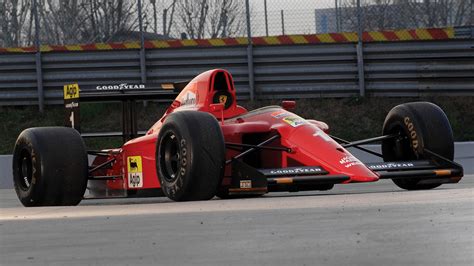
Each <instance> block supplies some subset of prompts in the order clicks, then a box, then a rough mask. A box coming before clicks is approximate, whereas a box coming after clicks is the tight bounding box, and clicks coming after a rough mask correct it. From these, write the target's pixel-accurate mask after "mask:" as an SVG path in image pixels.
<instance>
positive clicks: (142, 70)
mask: <svg viewBox="0 0 474 266" xmlns="http://www.w3.org/2000/svg"><path fill="white" fill-rule="evenodd" d="M138 26H139V28H140V78H141V82H142V83H143V84H145V83H146V56H145V36H144V35H143V18H142V1H141V0H138Z"/></svg>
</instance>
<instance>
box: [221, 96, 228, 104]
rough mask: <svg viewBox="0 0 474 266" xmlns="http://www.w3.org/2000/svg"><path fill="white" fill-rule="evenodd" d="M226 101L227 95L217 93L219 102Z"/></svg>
mask: <svg viewBox="0 0 474 266" xmlns="http://www.w3.org/2000/svg"><path fill="white" fill-rule="evenodd" d="M226 102H227V95H219V103H222V104H225V103H226Z"/></svg>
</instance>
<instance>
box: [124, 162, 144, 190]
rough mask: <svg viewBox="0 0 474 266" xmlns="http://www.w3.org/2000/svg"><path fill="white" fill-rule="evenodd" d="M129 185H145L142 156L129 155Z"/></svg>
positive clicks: (134, 186)
mask: <svg viewBox="0 0 474 266" xmlns="http://www.w3.org/2000/svg"><path fill="white" fill-rule="evenodd" d="M127 170H128V187H129V188H140V187H143V167H142V157H141V156H129V157H127Z"/></svg>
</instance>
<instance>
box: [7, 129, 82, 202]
mask: <svg viewBox="0 0 474 266" xmlns="http://www.w3.org/2000/svg"><path fill="white" fill-rule="evenodd" d="M87 176H88V160H87V153H86V148H85V145H84V142H83V140H82V138H81V136H80V135H79V133H78V132H77V131H76V130H75V129H72V128H66V127H42V128H28V129H26V130H24V131H23V132H21V133H20V135H19V136H18V139H17V141H16V143H15V148H14V151H13V183H14V187H15V191H16V193H17V195H18V198H19V199H20V201H21V203H22V204H23V205H24V206H26V207H32V206H70V205H77V204H79V202H80V201H81V200H82V198H83V196H84V193H85V190H86V186H87Z"/></svg>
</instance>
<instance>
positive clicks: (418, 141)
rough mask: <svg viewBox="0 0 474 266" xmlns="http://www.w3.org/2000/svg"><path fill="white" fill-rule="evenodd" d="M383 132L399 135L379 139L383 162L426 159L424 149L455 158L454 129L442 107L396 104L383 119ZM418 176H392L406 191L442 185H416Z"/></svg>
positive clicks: (429, 104)
mask: <svg viewBox="0 0 474 266" xmlns="http://www.w3.org/2000/svg"><path fill="white" fill-rule="evenodd" d="M383 134H384V135H388V134H400V137H398V138H396V139H388V140H384V141H383V142H382V154H383V158H384V161H386V162H393V161H411V160H423V159H428V158H429V157H428V156H426V152H425V151H424V149H428V150H430V151H432V152H435V153H437V154H439V155H441V156H443V157H445V158H447V159H450V160H453V158H454V141H453V131H452V129H451V125H450V123H449V120H448V118H447V116H446V114H445V113H444V112H443V110H442V109H441V108H440V107H439V106H437V105H435V104H433V103H429V102H413V103H406V104H401V105H398V106H395V107H394V108H393V109H392V110H391V111H390V112H389V113H388V115H387V117H386V118H385V122H384V125H383ZM420 180H421V179H420V178H410V179H393V182H394V183H395V184H396V185H397V186H399V187H400V188H403V189H407V190H421V189H432V188H435V187H438V186H440V185H441V184H438V183H434V184H418V183H419V181H420Z"/></svg>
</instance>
